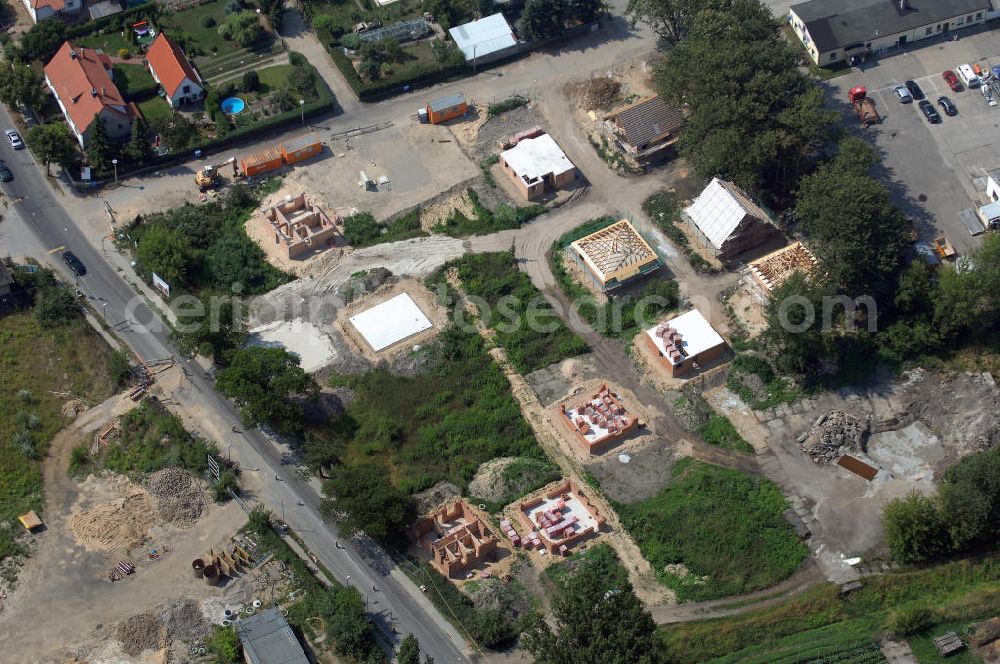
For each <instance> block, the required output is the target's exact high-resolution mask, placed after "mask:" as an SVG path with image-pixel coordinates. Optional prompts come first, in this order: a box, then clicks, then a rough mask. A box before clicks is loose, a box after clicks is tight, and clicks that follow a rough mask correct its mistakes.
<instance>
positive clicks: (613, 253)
mask: <svg viewBox="0 0 1000 664" xmlns="http://www.w3.org/2000/svg"><path fill="white" fill-rule="evenodd" d="M568 253H569V254H570V255H571V256H572V257H573V260H574V261H575V262H576V263H577V265H579V266H580V268H581V269H582V271H583V273H584V274H585V275H586V277H587V278H585V279H584V280H583V281H584V283H585V284H586V285H587V286H588V287H589V288H591V289H592V290H594V291H595V292H597V293H606V292H608V291H613V290H615V289H617V288H620V287H621V286H623V285H625V284H627V283H629V282H631V281H633V280H635V279H641V278H643V277H645V276H647V275H649V274H652V273H653V272H656V271H657V270H659V269H660V268H662V267H663V261H662V260H661V259H660V256H659V254H657V253H656V251H655V250H654V249H653V248H652V247H651V246H650V245H649V243H648V242H647V241H646V239H645V238H643V237H642V235H641V234H640V233H639V232H638V231H637V230H636V229H635V227H634V226H633V225H632V224H631V223H630V222H629V221H628V220H627V219H622V220H620V221H618V222H615V223H613V224H611V225H610V226H607V227H605V228H602V229H600V230H598V231H595V232H593V233H591V234H590V235H587V236H585V237H582V238H580V239H578V240H574V241H573V242H572V243H571V244H570V246H569V251H568Z"/></svg>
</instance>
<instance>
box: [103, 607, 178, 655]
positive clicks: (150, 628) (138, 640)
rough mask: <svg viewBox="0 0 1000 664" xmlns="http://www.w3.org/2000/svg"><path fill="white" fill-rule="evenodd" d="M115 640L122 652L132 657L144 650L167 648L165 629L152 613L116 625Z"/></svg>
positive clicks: (131, 617) (141, 614) (132, 617)
mask: <svg viewBox="0 0 1000 664" xmlns="http://www.w3.org/2000/svg"><path fill="white" fill-rule="evenodd" d="M115 638H116V639H118V641H119V642H120V643H121V644H122V652H124V653H125V654H126V655H132V656H133V657H134V656H136V655H138V654H140V653H141V652H143V651H144V650H160V649H161V648H165V647H166V646H167V629H166V627H165V626H164V624H163V623H162V622H161V621H160V618H159V617H158V616H157V615H156V614H154V613H138V614H136V615H134V616H130V617H128V618H126V619H125V620H123V621H121V622H120V623H118V625H117V627H116V628H115Z"/></svg>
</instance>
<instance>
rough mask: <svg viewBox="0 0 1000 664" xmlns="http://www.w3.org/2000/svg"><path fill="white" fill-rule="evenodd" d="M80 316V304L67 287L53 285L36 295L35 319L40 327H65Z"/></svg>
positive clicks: (58, 284) (57, 284)
mask: <svg viewBox="0 0 1000 664" xmlns="http://www.w3.org/2000/svg"><path fill="white" fill-rule="evenodd" d="M80 315H81V311H80V304H79V302H77V300H76V295H74V294H73V291H72V290H70V288H69V287H68V286H65V285H63V284H60V283H55V284H52V285H50V286H47V287H45V288H42V289H41V291H40V292H39V293H38V296H37V299H36V302H35V318H36V319H38V322H39V324H40V325H41V326H42V327H58V326H59V325H65V324H66V323H68V322H69V321H71V320H73V319H74V318H78V317H79V316H80Z"/></svg>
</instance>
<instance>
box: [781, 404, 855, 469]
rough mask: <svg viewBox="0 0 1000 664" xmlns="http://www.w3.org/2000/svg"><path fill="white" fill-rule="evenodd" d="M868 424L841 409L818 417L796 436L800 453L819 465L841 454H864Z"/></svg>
mask: <svg viewBox="0 0 1000 664" xmlns="http://www.w3.org/2000/svg"><path fill="white" fill-rule="evenodd" d="M869 428H870V427H869V421H868V419H867V418H860V417H855V416H854V415H850V414H848V413H845V412H844V411H842V410H834V411H831V412H829V413H827V414H826V415H820V416H819V417H818V418H817V419H816V422H815V423H814V424H813V426H812V428H811V429H809V431H807V432H805V433H804V434H802V435H801V436H799V439H798V442H799V445H800V446H801V447H802V451H803V452H805V453H806V454H808V455H809V456H811V457H812V459H813V461H817V462H819V463H830V462H832V461H836V460H837V459H839V458H840V457H842V456H843V455H845V454H857V453H860V452H864V451H865V443H866V442H867V440H868V433H869Z"/></svg>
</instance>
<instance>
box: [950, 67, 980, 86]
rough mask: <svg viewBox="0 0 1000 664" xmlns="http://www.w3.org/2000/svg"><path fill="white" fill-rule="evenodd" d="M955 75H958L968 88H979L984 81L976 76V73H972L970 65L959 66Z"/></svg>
mask: <svg viewBox="0 0 1000 664" xmlns="http://www.w3.org/2000/svg"><path fill="white" fill-rule="evenodd" d="M955 73H956V74H958V78H959V79H960V80H961V81H962V83H965V87H967V88H978V87H979V86H980V85H982V81H980V80H979V77H978V76H976V72H974V71H972V67H970V66H969V65H959V66H957V67H955Z"/></svg>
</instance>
